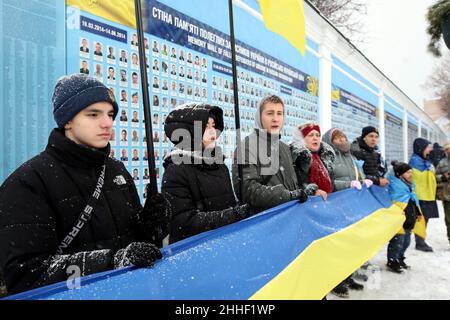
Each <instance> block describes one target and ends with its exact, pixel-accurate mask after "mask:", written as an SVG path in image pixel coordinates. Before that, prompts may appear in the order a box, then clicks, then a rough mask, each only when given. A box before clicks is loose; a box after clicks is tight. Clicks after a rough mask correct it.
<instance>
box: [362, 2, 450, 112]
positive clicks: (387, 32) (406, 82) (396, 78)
mask: <svg viewBox="0 0 450 320" xmlns="http://www.w3.org/2000/svg"><path fill="white" fill-rule="evenodd" d="M365 1H366V2H367V4H368V8H367V18H366V21H365V31H366V35H367V39H366V41H365V43H364V44H359V45H358V48H359V49H360V50H361V51H362V52H363V53H364V54H365V55H366V57H367V58H369V60H370V61H372V62H373V63H374V64H375V65H376V66H377V67H378V68H379V69H380V70H381V71H382V72H383V73H384V74H385V75H386V76H387V77H389V78H390V79H391V80H392V81H393V82H394V83H395V84H396V85H397V86H398V87H399V88H400V89H401V90H403V91H404V92H405V93H406V94H407V95H408V96H409V97H410V98H411V99H412V100H413V101H414V102H415V103H416V104H417V105H418V106H419V107H421V108H423V99H424V98H430V97H432V95H431V94H430V93H429V90H428V89H424V88H423V87H422V86H423V84H424V83H425V82H426V79H427V77H428V76H429V75H430V74H431V72H432V69H433V67H434V65H435V64H436V63H437V61H438V59H436V58H434V57H433V56H431V54H429V53H428V52H427V44H428V36H427V34H426V26H427V24H426V18H425V14H426V10H427V8H428V7H429V6H430V5H431V4H433V3H434V2H435V1H434V0H365ZM441 48H442V49H443V53H444V52H445V51H446V50H447V48H446V47H445V46H444V47H441Z"/></svg>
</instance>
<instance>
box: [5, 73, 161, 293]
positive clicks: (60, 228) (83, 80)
mask: <svg viewBox="0 0 450 320" xmlns="http://www.w3.org/2000/svg"><path fill="white" fill-rule="evenodd" d="M52 101H53V116H54V119H55V121H56V124H57V126H58V127H57V128H56V129H54V130H53V131H52V132H51V133H50V137H49V141H48V145H47V147H46V149H45V150H44V151H43V152H42V153H40V154H39V155H37V156H36V157H34V158H32V159H31V160H29V161H27V162H26V163H24V164H23V165H22V166H20V167H19V168H18V169H17V170H16V171H15V172H14V173H12V174H11V175H10V176H9V177H8V178H7V179H6V181H5V182H4V183H3V185H2V186H1V187H0V212H1V214H0V270H1V272H2V273H3V276H4V279H5V282H6V286H7V289H8V292H9V293H17V292H21V291H25V290H30V289H33V288H36V287H40V286H44V285H48V284H52V283H55V282H59V281H64V280H67V279H68V277H69V276H71V275H72V273H68V270H70V269H68V268H69V267H70V268H72V269H73V268H74V267H76V270H78V275H79V276H85V275H88V274H92V273H96V272H101V271H106V270H111V269H115V268H123V267H127V266H132V265H134V266H138V267H148V266H152V265H153V263H154V261H155V260H156V259H158V258H161V253H160V251H159V249H158V248H157V246H155V245H154V243H158V242H160V241H161V240H162V238H164V237H165V233H166V232H167V230H166V229H167V223H168V221H169V220H170V206H169V205H168V204H167V202H166V200H165V199H164V198H163V197H162V196H161V195H160V194H157V195H155V196H152V197H151V198H149V199H148V200H147V201H146V203H145V206H144V208H142V206H141V203H140V199H139V196H138V194H137V191H136V187H135V185H134V183H133V179H132V178H131V176H130V173H129V172H128V171H127V170H126V169H125V167H124V165H123V164H122V163H121V162H120V161H117V160H113V159H111V158H109V154H110V145H109V140H110V136H111V132H112V127H113V120H114V118H115V117H116V115H117V112H118V106H117V102H116V100H115V98H114V95H113V94H112V92H111V91H110V90H109V89H108V88H107V87H106V86H105V85H104V84H103V83H102V82H100V81H98V80H96V79H94V78H91V77H89V76H87V75H84V74H74V75H71V76H64V77H62V78H60V79H59V80H58V82H57V84H56V87H55V90H54V93H53V99H52Z"/></svg>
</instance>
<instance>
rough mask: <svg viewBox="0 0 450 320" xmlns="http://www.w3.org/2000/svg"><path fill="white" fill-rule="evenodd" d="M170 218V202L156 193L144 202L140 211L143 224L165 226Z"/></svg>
mask: <svg viewBox="0 0 450 320" xmlns="http://www.w3.org/2000/svg"><path fill="white" fill-rule="evenodd" d="M171 217H172V207H171V205H170V202H169V201H167V199H166V198H165V197H164V196H163V195H162V194H161V193H157V194H155V195H153V196H151V197H150V198H148V199H147V201H145V205H144V209H143V210H142V219H143V220H144V223H145V224H166V223H169V222H170V219H171Z"/></svg>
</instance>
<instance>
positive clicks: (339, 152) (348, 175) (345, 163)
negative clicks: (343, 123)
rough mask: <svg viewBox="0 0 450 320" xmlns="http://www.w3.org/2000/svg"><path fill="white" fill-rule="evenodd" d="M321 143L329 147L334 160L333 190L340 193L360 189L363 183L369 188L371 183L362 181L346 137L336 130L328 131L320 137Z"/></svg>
mask: <svg viewBox="0 0 450 320" xmlns="http://www.w3.org/2000/svg"><path fill="white" fill-rule="evenodd" d="M322 141H323V142H325V143H327V144H328V145H330V146H331V147H332V148H333V150H334V153H335V155H336V158H335V160H334V162H333V173H334V188H335V191H341V190H344V189H348V188H356V189H358V190H359V189H361V184H362V183H364V184H365V185H366V186H367V187H370V186H371V185H372V184H373V182H372V181H371V180H369V179H362V177H361V175H360V173H359V170H358V167H357V166H356V164H355V160H356V158H355V157H354V156H353V155H352V154H351V152H350V147H351V145H350V143H349V141H348V139H347V135H346V134H345V133H344V132H343V131H342V130H341V129H338V128H332V129H330V130H328V131H327V132H326V133H325V134H324V135H323V137H322Z"/></svg>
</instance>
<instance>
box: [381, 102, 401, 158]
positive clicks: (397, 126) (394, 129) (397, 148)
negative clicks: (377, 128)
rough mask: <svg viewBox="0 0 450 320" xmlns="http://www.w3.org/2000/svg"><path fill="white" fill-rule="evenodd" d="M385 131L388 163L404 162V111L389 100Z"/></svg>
mask: <svg viewBox="0 0 450 320" xmlns="http://www.w3.org/2000/svg"><path fill="white" fill-rule="evenodd" d="M384 130H385V134H384V136H385V138H386V144H385V148H386V150H385V154H386V162H387V163H388V164H389V165H390V163H391V161H392V160H398V161H403V159H404V150H403V111H402V110H401V109H399V107H397V106H394V105H393V104H391V103H390V102H389V100H387V99H386V100H385V103H384Z"/></svg>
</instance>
